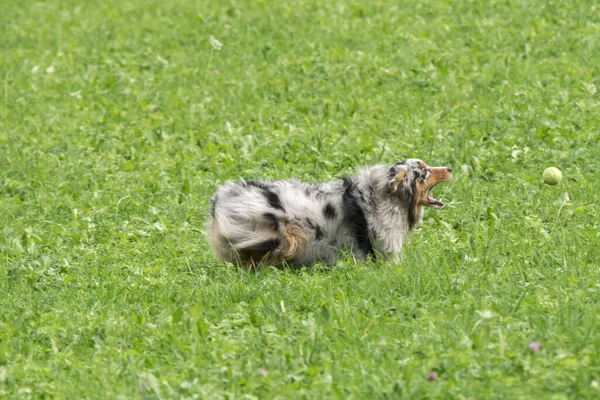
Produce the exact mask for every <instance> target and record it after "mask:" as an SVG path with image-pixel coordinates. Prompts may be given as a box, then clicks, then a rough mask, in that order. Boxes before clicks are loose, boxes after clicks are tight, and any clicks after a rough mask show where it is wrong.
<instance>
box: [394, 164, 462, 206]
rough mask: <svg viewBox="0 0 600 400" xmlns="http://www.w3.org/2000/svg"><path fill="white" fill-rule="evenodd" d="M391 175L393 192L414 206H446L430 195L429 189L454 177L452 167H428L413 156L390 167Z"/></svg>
mask: <svg viewBox="0 0 600 400" xmlns="http://www.w3.org/2000/svg"><path fill="white" fill-rule="evenodd" d="M389 176H390V182H389V188H390V191H391V192H392V194H395V195H397V196H399V197H400V198H401V199H403V200H404V201H407V202H408V203H409V204H410V205H411V206H412V208H417V207H419V206H426V207H433V208H444V203H443V202H442V201H441V200H436V199H434V198H432V197H431V196H429V191H430V190H431V189H432V188H433V187H434V186H435V185H437V184H438V183H442V182H446V181H448V180H450V179H451V178H452V168H451V167H428V166H427V164H425V163H424V162H423V161H421V160H418V159H414V158H412V159H409V160H404V161H400V162H398V163H396V164H394V165H393V166H392V167H390V170H389Z"/></svg>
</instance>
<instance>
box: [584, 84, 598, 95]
mask: <svg viewBox="0 0 600 400" xmlns="http://www.w3.org/2000/svg"><path fill="white" fill-rule="evenodd" d="M583 86H585V90H586V91H587V92H588V94H589V95H590V96H593V95H595V94H596V85H594V84H593V83H584V84H583Z"/></svg>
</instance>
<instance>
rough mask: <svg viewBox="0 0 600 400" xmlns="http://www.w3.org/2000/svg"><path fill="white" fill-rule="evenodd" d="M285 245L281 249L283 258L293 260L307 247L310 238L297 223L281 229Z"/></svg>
mask: <svg viewBox="0 0 600 400" xmlns="http://www.w3.org/2000/svg"><path fill="white" fill-rule="evenodd" d="M281 234H282V235H283V241H284V245H283V248H282V249H281V257H282V258H283V259H284V260H289V259H292V258H294V257H295V256H296V254H298V252H299V251H300V250H301V249H302V248H303V247H304V246H305V245H306V242H307V241H308V238H307V237H306V234H305V233H304V231H303V230H302V228H300V227H299V226H298V225H297V224H296V223H293V222H292V223H289V224H287V225H285V226H284V227H283V228H281Z"/></svg>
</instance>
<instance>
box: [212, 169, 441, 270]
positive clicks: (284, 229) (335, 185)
mask: <svg viewBox="0 0 600 400" xmlns="http://www.w3.org/2000/svg"><path fill="white" fill-rule="evenodd" d="M451 171H452V169H451V168H448V167H438V168H430V167H428V166H427V165H426V164H425V163H424V162H422V161H420V160H417V159H409V160H405V161H402V162H398V163H396V164H394V165H392V166H389V165H388V166H386V165H376V166H373V167H370V168H365V169H360V170H359V171H358V173H357V174H356V175H354V176H352V177H350V178H342V179H337V180H334V181H330V182H323V183H313V184H309V183H302V182H300V181H298V180H295V179H290V180H278V181H273V182H265V181H244V180H243V179H242V180H240V181H239V182H235V183H233V182H227V183H225V184H224V185H223V186H222V187H220V188H219V189H218V190H217V192H216V194H215V195H214V196H213V197H212V198H211V217H210V219H209V221H208V223H207V232H208V239H209V243H210V245H211V247H212V249H213V250H214V252H215V253H216V255H217V256H218V257H219V258H220V259H221V260H223V261H228V262H232V263H235V264H238V265H240V266H243V267H245V268H248V269H251V268H253V267H254V266H256V265H257V264H258V263H260V262H261V261H262V262H264V263H266V264H272V265H277V266H281V265H282V264H283V263H284V262H285V263H287V264H288V265H304V266H308V265H311V264H314V263H317V262H321V263H323V264H333V263H335V262H336V260H337V259H338V257H339V256H340V254H341V250H344V249H346V250H348V251H349V252H350V253H351V254H352V255H353V256H354V257H355V259H358V260H365V259H366V258H367V257H368V256H369V255H372V256H377V255H380V256H387V255H394V254H398V253H399V252H400V250H401V248H402V244H403V243H404V242H405V240H406V237H407V236H408V234H409V233H410V232H411V230H413V229H414V228H415V226H416V225H417V224H418V222H419V221H420V219H421V218H422V213H423V211H422V206H430V207H435V208H442V207H443V203H442V202H441V201H438V200H434V199H432V198H431V197H429V195H428V192H429V190H430V189H431V188H432V187H433V186H435V185H436V184H438V183H440V182H443V181H446V180H449V179H450V178H451V176H452V175H451Z"/></svg>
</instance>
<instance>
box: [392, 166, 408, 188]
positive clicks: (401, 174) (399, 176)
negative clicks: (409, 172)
mask: <svg viewBox="0 0 600 400" xmlns="http://www.w3.org/2000/svg"><path fill="white" fill-rule="evenodd" d="M404 178H406V170H403V169H401V170H400V172H398V173H397V174H396V176H395V177H394V179H392V182H391V186H392V192H394V193H395V192H397V191H398V186H400V184H401V183H402V181H403V180H404Z"/></svg>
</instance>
